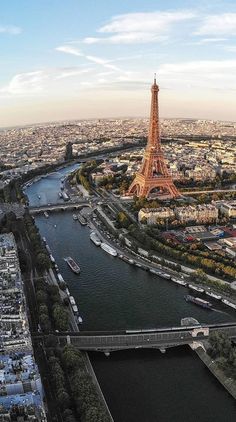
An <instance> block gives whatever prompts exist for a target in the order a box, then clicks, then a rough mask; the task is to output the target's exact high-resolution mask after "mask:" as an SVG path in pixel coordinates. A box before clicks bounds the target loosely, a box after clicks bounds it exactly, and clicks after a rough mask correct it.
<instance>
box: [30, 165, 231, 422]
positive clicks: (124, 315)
mask: <svg viewBox="0 0 236 422" xmlns="http://www.w3.org/2000/svg"><path fill="white" fill-rule="evenodd" d="M72 168H75V166H73V167H70V168H69V169H63V170H60V171H59V172H56V173H54V174H52V175H50V176H48V177H47V178H44V179H41V180H40V181H38V182H36V183H35V184H33V185H31V186H30V187H29V188H27V190H26V193H27V195H28V197H29V200H30V204H32V205H36V204H38V203H40V204H41V205H42V204H46V203H55V202H58V201H60V200H59V197H58V192H59V190H60V183H61V177H64V175H65V174H66V173H67V172H68V171H71V169H72ZM39 196H40V198H39ZM36 224H37V226H38V227H39V229H40V233H41V235H42V236H45V237H46V239H47V242H48V244H49V246H50V248H51V250H52V253H53V256H54V258H55V259H56V262H57V264H58V266H59V269H60V272H61V274H62V275H63V278H64V279H65V280H66V282H67V284H68V286H69V290H70V292H71V294H72V295H73V296H74V297H75V299H76V302H77V305H78V307H79V312H80V314H81V315H82V317H83V321H84V323H83V325H82V327H81V328H82V329H84V330H119V329H132V328H134V329H135V328H153V327H160V326H162V327H163V326H179V325H180V320H181V318H183V317H186V316H193V317H194V318H196V319H197V320H198V321H199V322H205V323H211V322H224V321H233V320H235V319H236V313H235V312H234V311H233V310H229V309H228V308H226V307H225V306H224V305H222V304H219V303H218V302H214V307H215V308H216V309H217V311H213V312H211V311H207V310H204V309H202V308H200V307H197V306H195V305H193V304H191V303H187V302H186V301H185V300H184V295H185V294H186V293H187V292H188V290H187V289H185V288H183V287H181V286H176V285H173V283H171V282H169V281H166V280H163V279H159V278H158V277H156V276H154V275H152V274H149V273H147V272H145V271H143V270H141V269H139V268H136V267H133V266H130V265H128V264H126V263H124V262H123V261H121V260H119V259H118V258H113V257H111V256H110V255H107V254H106V253H105V252H104V251H103V250H101V249H100V248H98V247H96V246H95V245H94V244H93V243H92V242H91V241H90V239H89V229H88V228H87V227H82V226H81V225H80V224H79V222H78V221H74V220H73V218H72V212H62V213H55V214H50V217H49V218H48V219H46V218H45V217H44V216H43V215H40V216H38V217H36ZM65 256H72V257H73V258H74V259H75V260H76V261H77V262H78V263H79V265H80V267H81V273H80V275H79V276H78V275H75V274H74V273H72V272H71V271H70V269H69V268H68V266H67V265H66V263H65V261H64V260H63V257H65ZM91 361H92V364H93V366H94V369H95V372H96V374H97V377H98V380H99V382H100V384H101V387H102V390H103V392H104V395H105V397H106V400H107V403H108V406H109V408H110V410H111V412H112V415H113V417H114V420H115V421H116V422H143V421H144V422H169V421H184V422H185V421H188V422H194V421H198V422H205V421H206V422H208V421H209V422H211V421H214V422H221V421H222V422H226V421H227V422H228V421H229V422H231V421H232V422H233V421H234V422H235V420H236V406H235V403H234V401H233V399H232V398H231V397H230V396H229V395H228V393H226V392H225V390H224V389H223V388H222V387H221V385H220V384H219V383H218V382H217V381H216V380H215V378H214V377H213V376H212V375H211V374H210V373H209V371H208V370H207V369H206V368H205V367H204V365H203V364H202V363H201V361H200V360H199V359H198V358H197V356H196V355H195V354H194V352H192V351H191V350H190V348H187V347H181V348H175V349H172V350H167V352H166V353H165V354H161V353H160V352H159V351H158V350H155V351H154V350H134V351H127V352H114V353H113V354H112V355H111V356H110V357H109V358H106V357H105V356H104V355H103V354H99V353H92V354H91Z"/></svg>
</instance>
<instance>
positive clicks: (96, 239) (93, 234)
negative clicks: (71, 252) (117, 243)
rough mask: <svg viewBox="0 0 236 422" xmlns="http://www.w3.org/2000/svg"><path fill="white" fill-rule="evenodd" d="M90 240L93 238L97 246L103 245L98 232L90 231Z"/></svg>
mask: <svg viewBox="0 0 236 422" xmlns="http://www.w3.org/2000/svg"><path fill="white" fill-rule="evenodd" d="M90 240H92V242H93V243H94V244H95V245H96V246H101V243H102V242H101V240H100V239H99V237H98V235H97V233H95V232H91V233H90Z"/></svg>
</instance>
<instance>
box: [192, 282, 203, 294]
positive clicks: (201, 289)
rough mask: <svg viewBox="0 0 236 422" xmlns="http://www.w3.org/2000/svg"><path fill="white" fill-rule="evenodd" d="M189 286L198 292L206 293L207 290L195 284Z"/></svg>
mask: <svg viewBox="0 0 236 422" xmlns="http://www.w3.org/2000/svg"><path fill="white" fill-rule="evenodd" d="M188 287H189V288H190V289H192V290H195V291H196V292H199V293H204V291H205V290H204V289H203V288H202V287H197V286H194V285H193V284H189V285H188Z"/></svg>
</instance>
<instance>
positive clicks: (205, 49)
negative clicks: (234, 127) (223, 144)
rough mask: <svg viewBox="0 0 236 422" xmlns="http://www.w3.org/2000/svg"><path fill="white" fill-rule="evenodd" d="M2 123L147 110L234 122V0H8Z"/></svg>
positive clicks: (2, 37)
mask: <svg viewBox="0 0 236 422" xmlns="http://www.w3.org/2000/svg"><path fill="white" fill-rule="evenodd" d="M0 51H1V56H0V63H1V67H0V69H1V70H0V126H8V125H14V124H17V125H19V124H25V123H33V122H41V121H50V120H63V119H65V120H66V119H80V118H90V117H114V116H146V115H148V112H149V101H150V91H149V88H150V84H151V81H152V78H153V74H154V72H157V79H158V83H159V85H160V114H161V116H162V117H197V118H209V119H222V120H236V117H235V109H236V96H235V90H236V2H235V1H217V0H216V1H214V2H213V1H203V0H199V1H198V2H197V1H191V0H188V1H184V0H176V1H170V0H165V1H157V0H156V1H152V0H146V1H143V0H126V1H117V0H86V1H81V0H77V1H76V0H67V1H62V0H40V1H29V0H20V1H19V0H11V1H9V0H8V1H5V0H2V1H1V12H0Z"/></svg>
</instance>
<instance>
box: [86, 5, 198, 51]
mask: <svg viewBox="0 0 236 422" xmlns="http://www.w3.org/2000/svg"><path fill="white" fill-rule="evenodd" d="M195 16H196V14H195V13H194V12H192V11H188V10H183V11H170V12H160V11H157V12H146V13H128V14H124V15H119V16H114V17H113V18H112V19H111V22H109V23H108V24H107V25H104V26H102V27H101V28H100V29H99V30H98V32H99V33H102V34H107V33H110V34H111V35H110V36H108V37H106V36H105V37H87V38H85V39H84V40H83V42H84V43H85V44H96V43H108V44H134V43H148V42H155V41H163V40H165V39H166V38H167V34H168V32H169V31H170V30H171V27H172V25H174V24H175V23H178V22H183V21H185V20H190V19H193V18H194V17H195Z"/></svg>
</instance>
